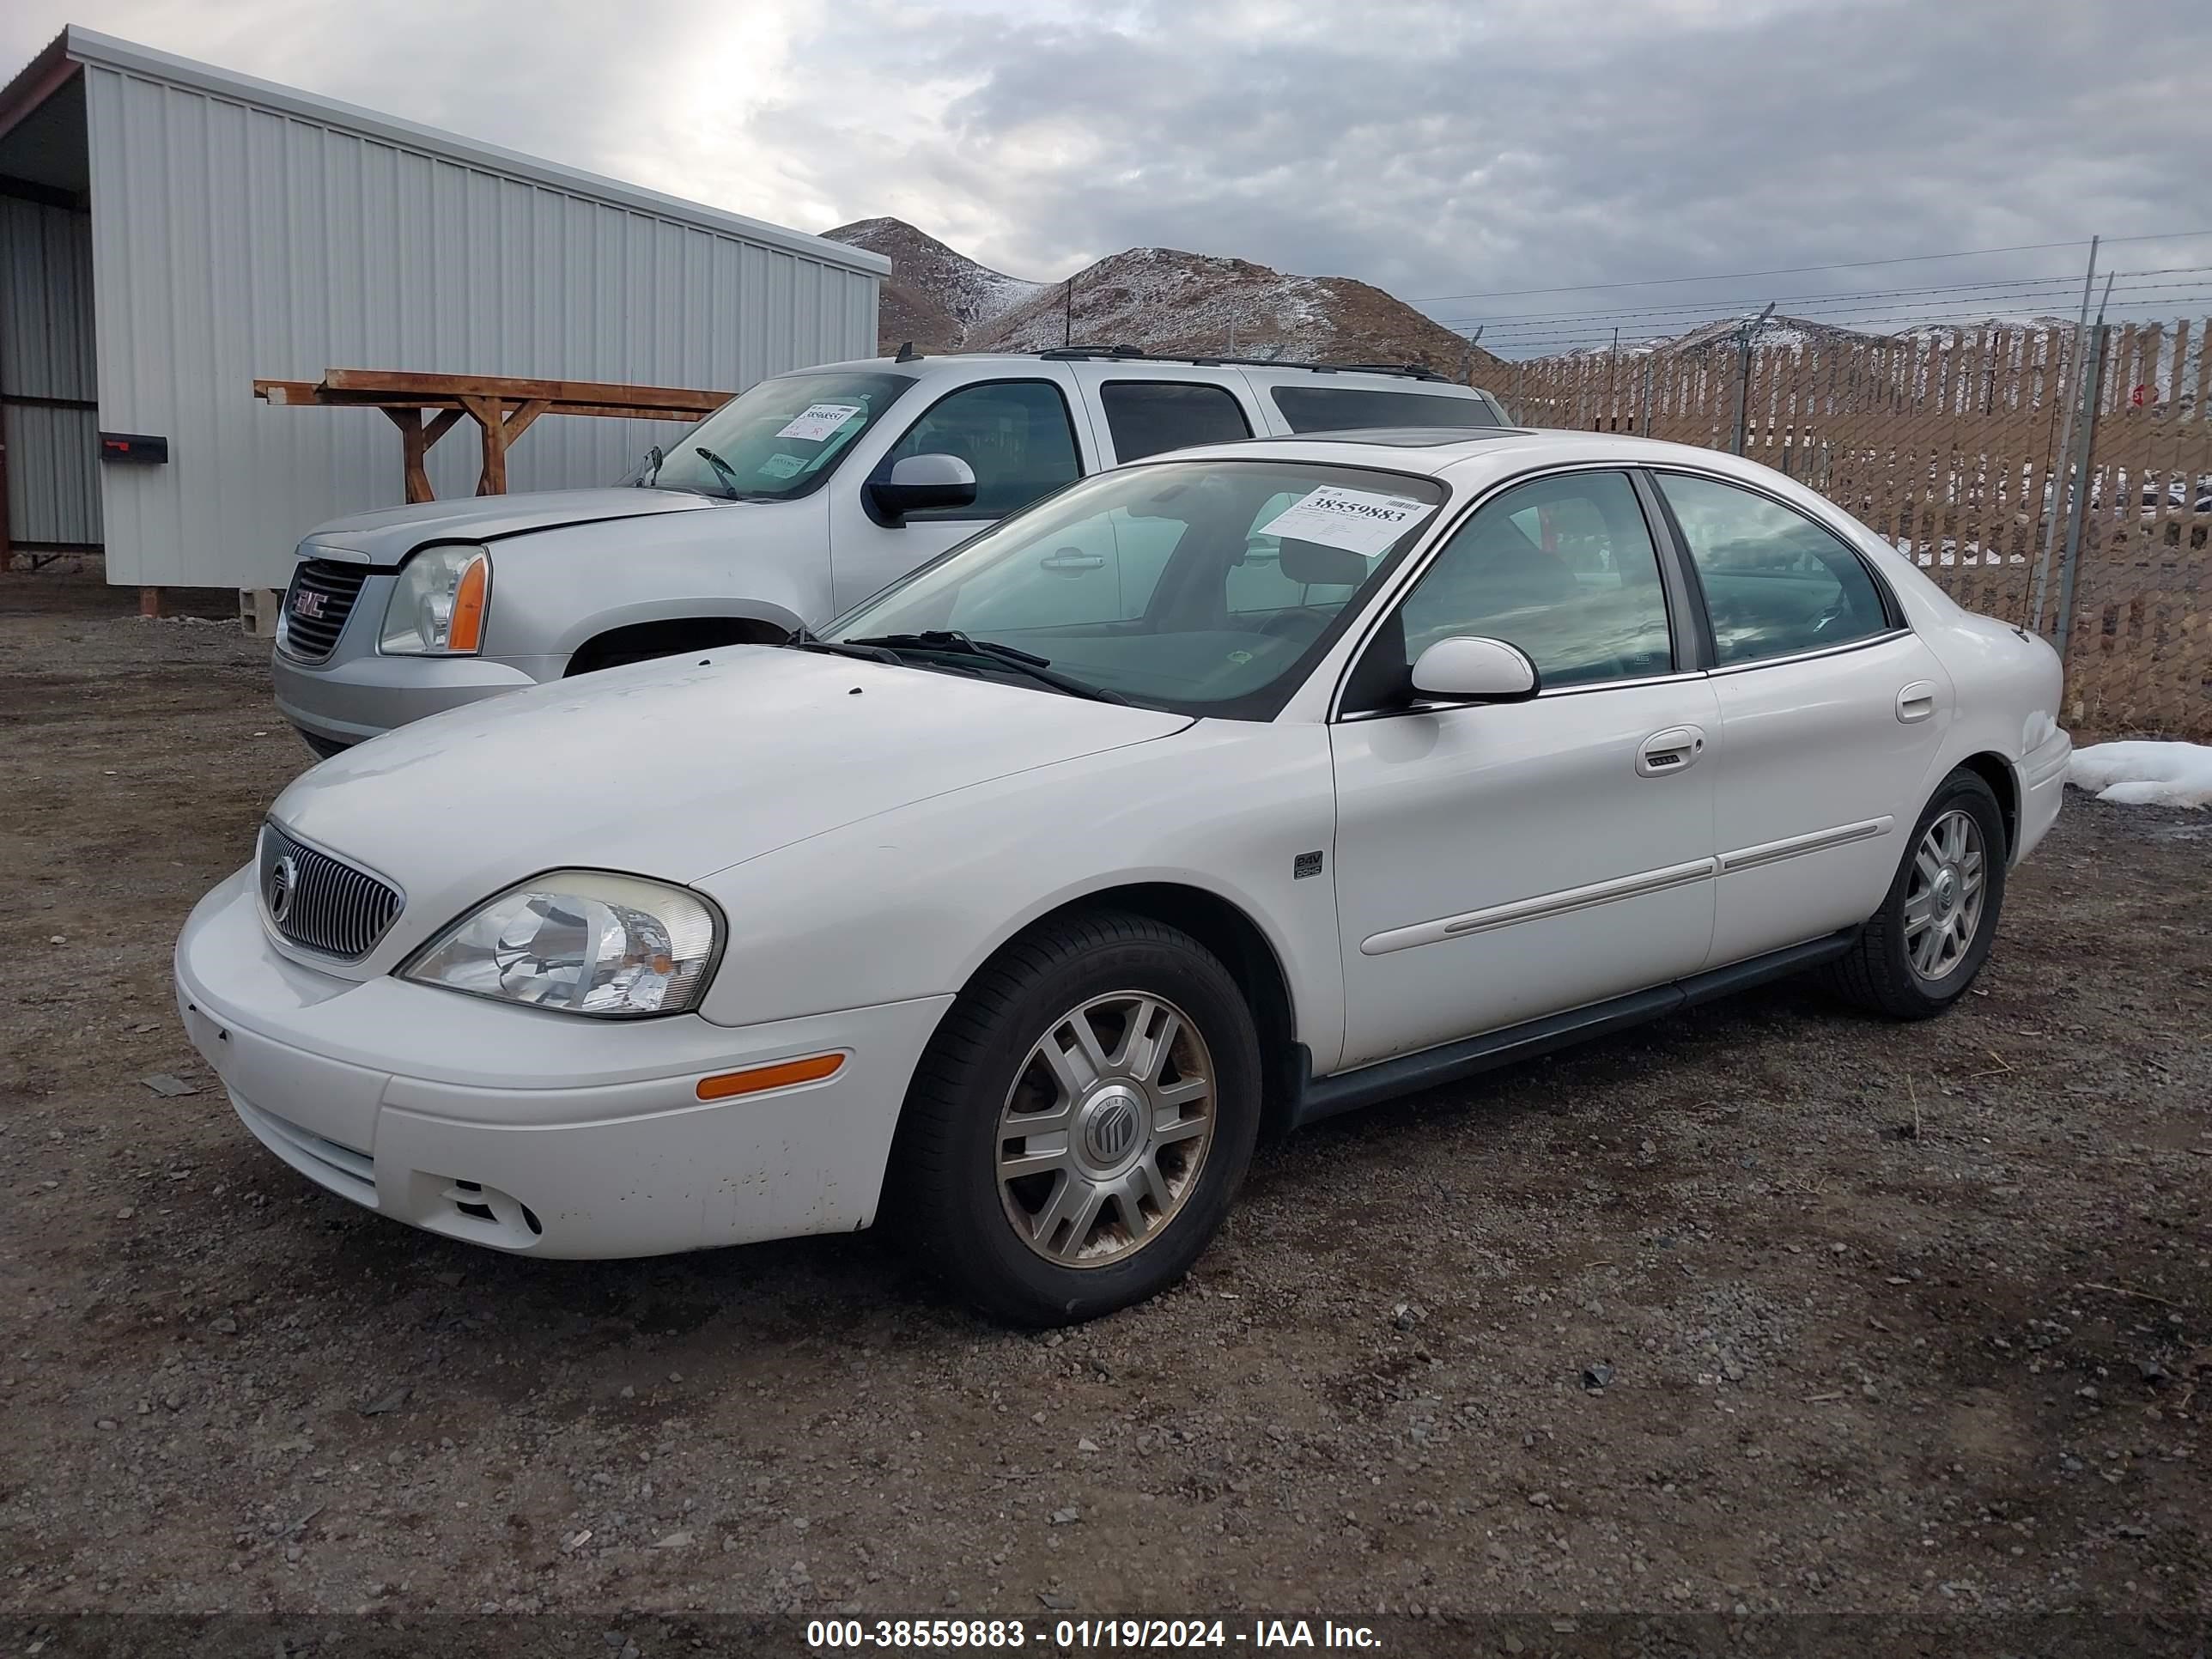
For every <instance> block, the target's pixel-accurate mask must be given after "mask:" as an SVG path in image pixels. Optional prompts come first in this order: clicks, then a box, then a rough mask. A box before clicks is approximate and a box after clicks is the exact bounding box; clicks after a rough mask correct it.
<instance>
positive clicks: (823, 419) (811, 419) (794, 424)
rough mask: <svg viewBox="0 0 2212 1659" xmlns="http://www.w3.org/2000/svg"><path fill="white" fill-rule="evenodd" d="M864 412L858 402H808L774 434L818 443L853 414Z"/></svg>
mask: <svg viewBox="0 0 2212 1659" xmlns="http://www.w3.org/2000/svg"><path fill="white" fill-rule="evenodd" d="M865 413H866V410H863V409H862V408H861V407H860V404H808V405H807V406H806V408H805V409H804V410H800V411H799V413H798V414H796V415H794V416H792V417H791V419H790V420H789V421H788V422H786V423H785V425H784V428H783V429H782V430H781V432H778V433H777V434H776V436H777V437H779V438H804V439H805V440H806V441H807V442H809V443H817V444H818V443H820V442H821V441H823V439H824V438H827V437H829V435H831V434H832V433H834V432H836V430H837V428H839V427H841V426H842V425H844V424H845V422H848V421H849V420H851V419H852V418H853V416H855V415H860V414H865Z"/></svg>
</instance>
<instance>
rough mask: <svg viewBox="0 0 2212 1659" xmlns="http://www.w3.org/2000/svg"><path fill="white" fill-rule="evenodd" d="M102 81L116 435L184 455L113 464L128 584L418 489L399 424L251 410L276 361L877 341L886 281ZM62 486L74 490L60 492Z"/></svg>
mask: <svg viewBox="0 0 2212 1659" xmlns="http://www.w3.org/2000/svg"><path fill="white" fill-rule="evenodd" d="M85 76H86V86H87V120H88V131H89V139H90V150H91V161H92V203H93V213H92V218H91V222H90V235H89V248H90V256H91V258H92V260H93V262H94V263H95V264H97V267H98V270H99V272H100V282H99V283H98V284H97V285H96V286H89V285H88V289H89V294H90V305H91V309H92V312H93V313H95V316H96V323H97V338H98V341H99V350H98V353H97V360H96V362H97V374H96V378H95V379H94V384H96V386H97V388H98V390H97V393H96V395H97V396H98V397H99V398H100V404H101V410H102V414H101V416H100V423H102V424H105V425H106V426H108V427H110V428H115V429H120V430H128V431H141V432H154V433H160V434H161V435H165V436H167V438H168V439H169V441H170V454H171V460H170V463H169V465H167V466H164V467H122V466H105V467H96V468H95V473H96V483H97V488H98V490H99V493H100V497H101V501H102V503H103V504H104V507H105V516H106V526H107V529H106V541H107V544H108V561H107V571H108V578H109V580H111V581H115V582H120V583H130V584H137V583H142V582H143V583H149V584H190V585H206V586H281V585H283V582H284V581H285V580H286V579H287V578H288V576H289V572H290V565H291V550H292V548H293V546H294V544H295V543H296V542H297V541H298V540H299V538H300V537H301V535H302V534H303V533H305V532H307V530H309V529H311V528H312V527H313V526H314V525H316V524H317V523H319V522H320V521H321V520H325V519H328V518H331V517H334V516H336V515H337V514H339V513H351V512H357V511H361V510H363V509H365V508H370V507H383V506H388V505H391V504H392V503H393V502H395V501H398V499H399V497H400V494H401V484H400V477H399V445H398V436H397V435H396V434H395V433H394V431H393V430H392V424H391V422H389V421H388V420H386V418H385V417H384V416H382V415H380V414H377V413H375V412H374V411H368V410H320V409H318V410H295V409H283V408H276V409H272V408H270V407H268V406H267V405H265V404H259V403H258V402H255V401H254V400H253V398H252V380H254V378H255V377H257V376H270V377H275V378H282V379H296V380H314V379H317V378H319V376H320V375H321V374H322V372H323V371H324V370H325V369H326V368H410V369H430V370H447V371H453V372H463V371H470V370H474V371H477V372H482V373H490V374H538V375H547V376H556V377H563V378H570V379H590V380H636V381H645V382H650V383H653V384H659V385H694V386H724V387H727V388H728V389H730V390H732V391H742V390H743V389H744V387H746V386H750V385H751V384H752V383H753V382H754V381H755V380H759V379H760V378H762V376H763V375H764V374H774V373H779V372H781V371H783V370H786V369H788V368H795V367H799V366H800V365H803V364H805V363H808V362H823V361H827V360H832V359H836V358H841V357H857V356H869V355H872V353H873V351H874V349H875V339H874V336H875V319H874V314H873V313H874V306H873V300H874V295H875V289H876V286H877V284H876V279H875V278H873V277H872V276H865V275H858V274H854V273H850V272H848V271H846V270H842V269H835V268H825V267H824V266H823V264H820V263H819V262H817V261H815V260H813V259H811V258H805V257H804V256H802V255H799V254H795V253H793V252H788V251H786V250H783V249H778V248H770V247H769V246H763V245H762V244H758V243H755V242H751V241H749V240H745V239H744V238H743V237H741V236H738V235H734V234H730V233H728V232H727V231H726V230H724V229H721V228H718V227H716V226H714V225H712V224H706V225H696V224H691V223H689V222H685V221H684V220H683V219H681V218H680V217H678V216H675V215H673V214H668V215H661V214H656V213H653V212H648V211H644V210H640V209H638V208H636V207H634V206H625V205H617V204H614V203H612V202H610V201H603V200H599V199H595V198H593V197H589V196H588V195H586V194H583V193H581V192H570V191H564V190H562V189H559V188H556V187H553V186H551V185H547V184H545V183H544V182H543V181H542V180H531V179H524V178H520V177H509V176H507V175H504V174H501V173H496V172H492V171H487V170H485V168H484V167H482V166H478V165H471V164H469V163H467V162H462V161H454V160H452V159H449V158H447V157H445V156H442V155H439V154H438V153H436V152H435V151H434V150H432V149H429V148H428V146H427V145H426V146H424V147H423V148H422V149H416V148H414V147H411V146H410V145H408V144H406V143H395V142H393V141H392V139H391V137H389V136H388V135H386V134H385V133H383V132H381V131H378V132H375V133H374V134H369V133H362V132H358V131H349V130H347V129H345V128H344V127H343V125H319V124H318V123H317V122H316V121H314V120H313V119H310V118H307V116H306V115H304V114H301V113H299V112H277V111H274V110H270V109H265V108H261V107H258V106H254V105H253V104H252V102H251V100H237V99H232V98H227V97H221V96H217V95H215V94H211V93H209V92H206V91H203V90H199V89H196V88H189V87H184V86H173V85H168V84H165V83H163V82H159V81H155V80H152V79H149V78H147V77H145V76H142V75H138V74H125V73H123V72H120V71H118V70H115V69H112V68H107V67H103V66H101V65H100V64H88V66H87V68H86V70H85ZM26 205H28V204H26ZM18 240H20V239H18V238H15V237H13V236H11V237H9V245H10V247H11V249H12V248H13V247H14V246H15V243H16V242H17V241H18ZM11 287H12V285H11ZM863 313H865V314H863ZM41 349H48V350H52V349H58V348H57V347H55V346H54V345H53V344H52V343H51V342H50V343H48V344H47V345H46V346H45V347H42V348H41ZM83 352H84V353H85V354H89V352H90V347H89V344H88V343H87V344H86V346H85V347H84V348H83ZM90 363H91V359H90V357H89V356H88V355H87V356H86V368H85V372H86V373H87V374H88V376H90V374H91V368H90ZM9 377H10V378H9V382H8V383H9V385H10V386H15V379H14V374H13V371H12V369H11V370H10V371H9ZM17 389H20V390H29V389H30V388H29V387H28V386H21V387H18V388H17ZM47 395H68V394H59V393H55V394H47ZM87 395H93V394H92V393H90V392H88V393H87ZM681 430H682V428H679V427H677V426H673V425H671V424H670V423H667V422H644V421H586V420H561V419H557V418H548V419H545V420H543V421H541V422H538V423H537V424H536V425H535V426H533V427H532V428H531V430H530V432H529V433H528V434H527V435H526V436H525V437H524V438H523V439H522V440H521V441H520V442H519V443H518V444H517V445H516V447H515V449H514V452H513V455H512V456H511V457H510V459H509V467H510V477H511V482H512V484H513V488H515V489H549V488H557V487H562V486H566V485H573V484H589V483H604V482H606V481H608V480H611V479H612V478H615V477H619V476H620V475H621V474H622V473H623V472H624V471H627V470H628V469H629V467H630V465H633V464H634V462H635V459H636V458H637V456H638V455H639V454H640V453H641V452H642V451H643V449H644V448H645V447H646V446H647V444H650V443H655V442H660V443H665V442H668V441H671V440H672V439H673V438H674V437H675V436H676V435H678V433H680V431H681ZM475 435H476V430H475V427H474V425H473V424H472V423H471V422H462V423H461V424H460V425H459V426H457V427H456V428H454V429H453V434H452V435H450V436H449V437H447V440H446V441H444V442H443V443H441V445H439V447H437V448H436V449H435V450H434V451H432V452H431V455H430V471H431V476H432V479H433V482H434V483H435V486H436V488H437V489H438V492H439V493H440V494H441V495H457V494H459V495H465V494H466V493H468V492H469V491H470V490H471V489H474V488H475V484H476V476H477V465H478V455H477V445H476V443H475ZM25 441H31V440H25ZM20 454H21V452H20V451H17V452H13V453H11V460H16V461H17V465H19V466H20V465H21V461H20V460H17V457H18V456H20ZM39 487H40V489H45V488H46V486H43V485H41V486H39ZM49 493H50V494H52V495H53V496H54V498H55V499H56V500H57V501H61V500H63V499H64V492H63V491H62V490H61V489H60V488H59V485H58V483H57V484H56V486H55V488H54V489H52V491H50V492H49ZM80 493H81V495H82V492H80ZM86 507H87V508H88V509H89V507H90V503H89V501H86ZM52 539H72V540H74V539H89V538H77V537H74V536H72V537H66V538H64V537H54V538H52Z"/></svg>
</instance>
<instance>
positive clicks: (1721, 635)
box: [1656, 472, 1889, 667]
mask: <svg viewBox="0 0 2212 1659" xmlns="http://www.w3.org/2000/svg"><path fill="white" fill-rule="evenodd" d="M1656 477H1657V478H1658V481H1659V488H1660V489H1662V491H1664V492H1665V494H1666V496H1667V505H1668V507H1671V508H1672V509H1673V510H1674V520H1675V522H1676V523H1677V524H1679V525H1680V526H1681V527H1682V540H1683V543H1684V544H1686V546H1687V547H1688V548H1689V550H1690V560H1691V562H1692V563H1693V564H1695V565H1696V566H1697V568H1698V581H1699V585H1700V586H1703V587H1704V589H1705V611H1706V613H1707V614H1708V615H1709V616H1711V618H1712V623H1713V644H1714V647H1715V649H1716V651H1717V654H1718V656H1719V659H1720V663H1721V665H1722V666H1723V667H1726V666H1728V665H1729V664H1731V663H1745V662H1761V661H1764V660H1765V659H1768V658H1770V657H1790V656H1796V655H1797V654H1798V653H1801V652H1806V651H1820V650H1823V649H1825V648H1826V647H1829V646H1832V645H1848V644H1850V642H1851V641H1854V640H1863V639H1868V638H1870V637H1872V636H1873V635H1876V634H1882V633H1887V631H1888V629H1889V614H1888V611H1887V609H1886V608H1885V607H1884V605H1883V604H1882V599H1881V592H1880V590H1878V589H1877V588H1876V587H1875V581H1874V578H1873V577H1872V576H1871V575H1869V574H1868V573H1867V568H1866V567H1865V566H1864V565H1863V564H1862V563H1860V562H1859V557H1858V555H1857V554H1856V553H1854V552H1852V551H1851V550H1850V548H1849V547H1848V546H1846V545H1845V544H1844V543H1843V542H1842V541H1841V540H1840V539H1838V538H1837V537H1835V536H1834V535H1832V534H1831V533H1830V532H1827V531H1826V530H1823V529H1822V528H1821V527H1820V526H1819V525H1817V524H1814V522H1813V521H1812V520H1810V519H1808V518H1807V517H1805V516H1804V514H1802V513H1796V512H1793V511H1792V510H1791V509H1790V508H1789V507H1784V506H1782V505H1781V504H1780V503H1779V502H1777V501H1769V500H1767V499H1766V497H1765V496H1764V495H1753V494H1752V493H1751V491H1749V490H1747V489H1737V488H1736V487H1735V485H1734V484H1725V483H1719V482H1718V481H1717V480H1715V479H1711V478H1697V477H1689V476H1687V475H1686V474H1673V473H1663V472H1662V473H1659V474H1657V475H1656Z"/></svg>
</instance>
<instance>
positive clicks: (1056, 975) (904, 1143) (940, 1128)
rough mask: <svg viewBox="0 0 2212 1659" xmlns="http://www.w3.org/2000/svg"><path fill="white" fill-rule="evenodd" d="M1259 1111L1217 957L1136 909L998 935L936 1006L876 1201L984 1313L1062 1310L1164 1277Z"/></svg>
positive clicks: (1101, 1306)
mask: <svg viewBox="0 0 2212 1659" xmlns="http://www.w3.org/2000/svg"><path fill="white" fill-rule="evenodd" d="M1259 1126H1260V1050H1259V1037H1258V1034H1257V1032H1256V1030H1255V1028H1254V1024H1253V1020H1252V1016H1251V1012H1250V1011H1249V1009H1248V1008H1247V1007H1246V1006H1245V1003H1244V1000H1243V995H1242V994H1241V993H1240V992H1239V991H1238V989H1237V983H1236V981H1234V980H1233V979H1231V977H1230V975H1229V973H1228V971H1227V970H1226V969H1224V968H1223V967H1222V965H1221V963H1219V962H1218V961H1217V960H1216V959H1215V958H1214V957H1213V956H1212V954H1210V953H1209V952H1208V951H1206V949H1205V948H1204V947H1203V946H1202V945H1200V944H1199V943H1198V942H1197V941H1196V940H1194V939H1192V938H1190V937H1189V935H1188V934H1186V933H1182V932H1180V931H1178V930H1177V929H1176V928H1173V927H1167V926H1165V925H1164V924H1163V923H1160V922H1158V921H1152V920H1151V919H1150V918H1148V917H1143V916H1136V915H1123V914H1120V913H1102V914H1098V915H1089V916H1083V917H1078V918H1074V919H1072V920H1069V921H1062V922H1059V923H1055V924H1053V925H1050V926H1048V927H1046V928H1044V929H1042V930H1041V931H1040V932H1038V933H1032V934H1030V935H1027V936H1025V937H1024V938H1023V939H1018V940H1017V941H1015V942H1014V943H1013V944H1012V945H1009V946H1007V947H1006V949H1005V950H1004V951H1000V953H999V955H998V956H997V957H994V958H993V960H992V961H991V962H990V963H988V964H987V965H986V966H985V968H984V969H982V971H981V973H979V974H978V975H976V977H975V980H974V981H971V982H970V984H969V986H968V987H967V989H966V990H964V991H963V992H962V994H961V995H960V999H959V1000H958V1001H957V1002H956V1003H955V1004H954V1005H953V1007H952V1009H951V1012H949V1013H948V1014H947V1015H946V1016H945V1024H944V1025H943V1026H942V1027H941V1028H940V1029H939V1032H938V1034H937V1036H935V1038H934V1039H933V1041H932V1042H931V1044H930V1047H929V1050H928V1052H927V1054H925V1055H924V1057H923V1060H922V1062H921V1066H920V1067H919V1068H918V1069H917V1070H916V1072H915V1080H914V1085H913V1087H912V1089H911V1091H909V1093H908V1100H907V1107H906V1112H905V1115H904V1117H903V1119H902V1121H901V1124H900V1131H899V1145H898V1147H897V1150H896V1154H895V1157H894V1159H893V1164H892V1169H891V1173H890V1190H889V1191H887V1192H886V1194H885V1195H884V1196H885V1203H886V1207H888V1208H890V1209H892V1210H894V1211H899V1212H904V1217H905V1219H906V1221H907V1223H908V1231H911V1232H915V1233H917V1234H919V1235H920V1236H921V1239H922V1240H923V1241H924V1243H926V1244H927V1246H928V1247H929V1254H930V1255H931V1256H932V1257H933V1260H934V1261H935V1264H936V1265H937V1266H938V1267H939V1268H940V1270H942V1271H943V1272H944V1273H945V1274H946V1275H947V1276H948V1277H949V1278H950V1279H951V1280H952V1281H953V1283H954V1284H955V1285H957V1287H958V1288H959V1289H960V1290H961V1291H963V1292H964V1293H965V1294H966V1295H967V1296H968V1297H969V1299H971V1300H972V1301H974V1302H975V1304H977V1305H978V1306H979V1307H981V1309H983V1310H984V1311H986V1312H987V1313H990V1314H992V1315H994V1316H998V1317H1000V1318H1003V1319H1007V1320H1011V1321H1014V1322H1019V1323H1024V1324H1032V1325H1046V1324H1065V1323H1072V1322H1076V1321H1079V1320H1084V1319H1091V1318H1095V1317H1096V1316H1098V1315H1100V1314H1104V1313H1110V1312H1112V1311H1113V1310H1115V1309H1116V1308H1122V1307H1127V1305H1129V1304H1131V1303H1133V1302H1140V1301H1143V1300H1144V1299H1145V1298H1146V1297H1150V1296H1152V1295H1155V1294H1157V1293H1158V1291H1161V1290H1163V1289H1164V1288H1165V1287H1167V1286H1168V1285H1172V1284H1173V1283H1175V1282H1176V1280H1177V1279H1180V1278H1182V1275H1183V1274H1184V1273H1186V1272H1187V1271H1188V1269H1189V1267H1190V1265H1191V1263H1192V1262H1193V1261H1195V1260H1196V1259H1197V1258H1198V1255H1199V1253H1200V1251H1201V1250H1203V1249H1205V1248H1206V1243H1207V1241H1208V1240H1210V1239H1211V1238H1212V1237H1213V1235H1214V1233H1215V1232H1216V1231H1218V1229H1219V1227H1220V1225H1221V1223H1222V1219H1223V1218H1224V1217H1225V1215H1226V1214H1227V1213H1228V1209H1229V1205H1230V1201H1231V1199H1232V1198H1233V1197H1234V1196H1235V1194H1236V1192H1237V1187H1238V1186H1239V1185H1240V1184H1241V1183H1242V1182H1243V1177H1244V1170H1245V1167H1246V1165H1247V1164H1249V1162H1250V1160H1251V1156H1252V1147H1253V1144H1254V1142H1255V1139H1257V1137H1258V1132H1259Z"/></svg>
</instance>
